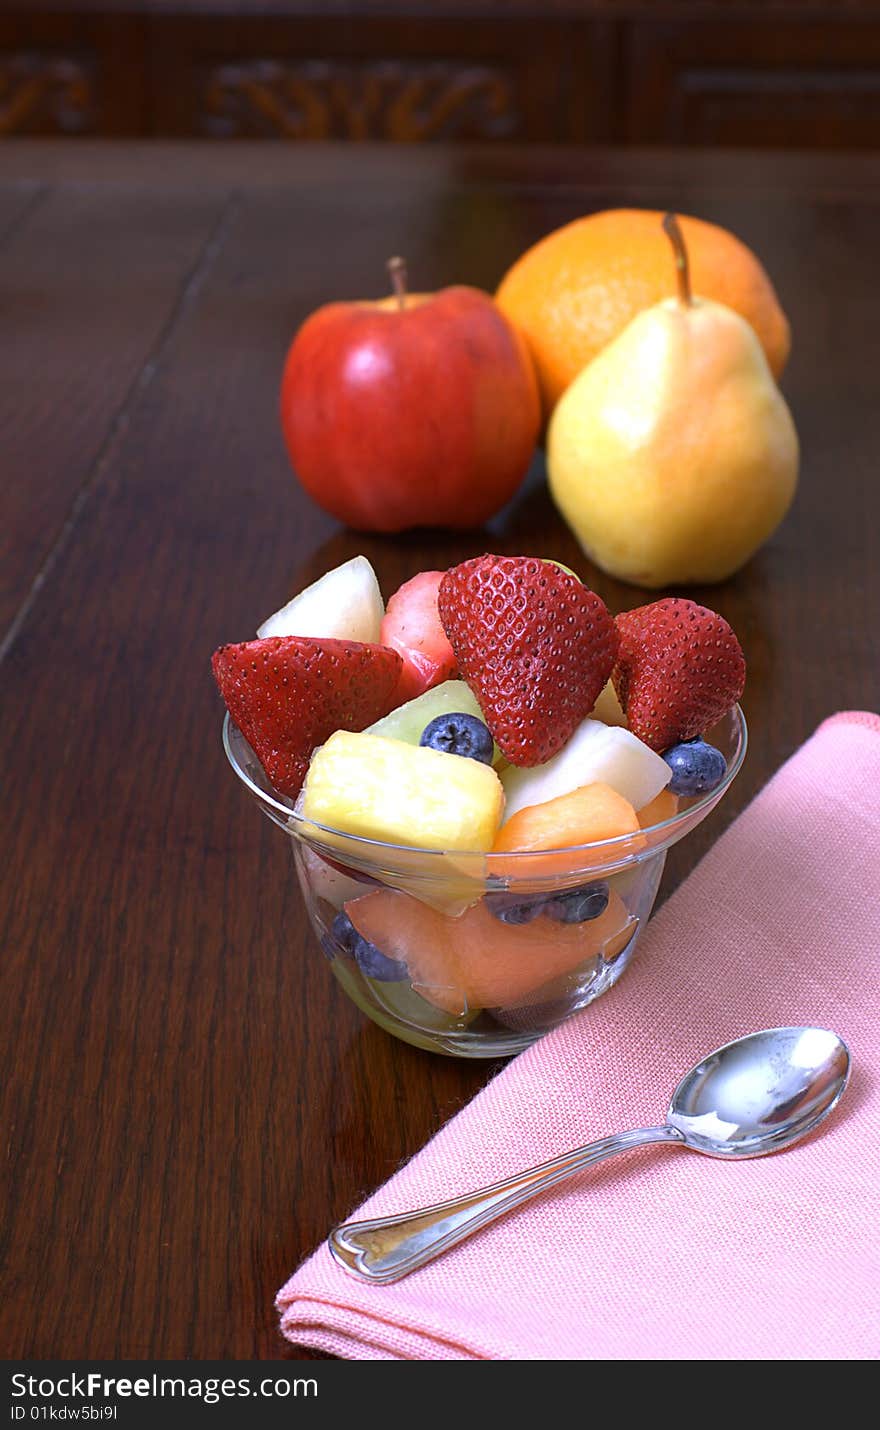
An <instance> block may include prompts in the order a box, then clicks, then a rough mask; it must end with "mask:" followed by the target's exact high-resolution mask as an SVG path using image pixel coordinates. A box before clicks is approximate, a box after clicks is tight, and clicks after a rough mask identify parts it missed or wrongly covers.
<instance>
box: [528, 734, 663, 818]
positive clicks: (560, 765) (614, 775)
mask: <svg viewBox="0 0 880 1430" xmlns="http://www.w3.org/2000/svg"><path fill="white" fill-rule="evenodd" d="M671 778H672V771H671V770H670V768H669V766H668V765H667V763H666V761H665V760H661V758H660V756H659V755H656V754H655V753H654V751H653V750H649V749H648V746H647V745H646V744H644V743H643V742H642V741H641V740H639V739H638V738H637V737H636V736H635V735H633V734H632V733H631V731H629V730H623V729H621V728H620V727H619V726H617V725H603V724H602V722H601V721H600V720H591V719H587V720H583V721H582V722H581V724H580V725H578V727H577V729H576V730H575V732H574V734H573V735H572V737H571V739H570V740H569V741H568V744H567V745H565V747H564V748H563V749H562V750H560V751H559V754H558V755H554V756H553V759H552V760H548V761H547V763H546V764H545V765H534V766H532V768H531V769H520V768H519V767H517V766H515V765H509V766H508V768H507V769H506V770H503V771H502V772H501V783H502V785H503V786H504V794H505V796H506V804H505V807H504V818H505V821H506V820H508V819H510V817H511V815H513V814H516V812H517V810H518V809H525V808H526V806H527V805H530V804H545V803H546V802H547V800H550V799H556V798H557V796H559V795H562V794H569V793H570V792H571V790H574V789H580V788H581V786H582V785H589V784H594V783H596V782H597V781H598V782H601V783H602V784H607V785H610V786H611V788H612V789H615V790H617V793H618V794H622V795H623V797H624V799H628V800H629V802H630V804H631V805H632V806H633V808H634V809H636V810H639V809H643V808H644V806H645V805H646V804H650V802H651V800H652V799H654V798H655V797H656V796H657V795H658V794H659V793H660V791H661V789H663V788H664V787H665V786H666V785H667V784H668V783H669V781H670V779H671Z"/></svg>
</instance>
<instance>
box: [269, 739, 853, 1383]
mask: <svg viewBox="0 0 880 1430" xmlns="http://www.w3.org/2000/svg"><path fill="white" fill-rule="evenodd" d="M878 995H880V717H878V716H876V715H869V714H863V713H859V712H847V713H844V714H840V715H836V716H834V717H833V718H832V719H830V720H826V721H825V723H824V724H823V725H821V726H820V727H819V729H818V731H817V732H816V734H815V735H814V736H813V737H812V739H810V740H809V741H808V742H807V744H806V745H805V746H804V747H803V748H802V749H801V750H800V751H799V752H798V753H797V754H796V755H794V756H793V758H792V759H791V760H789V762H788V763H787V764H786V765H785V766H783V768H782V769H781V770H780V771H779V773H778V774H777V775H776V776H775V778H774V779H773V780H771V782H770V783H769V784H768V785H767V787H766V788H765V789H764V790H763V791H762V793H761V794H760V795H759V796H758V797H757V799H756V800H755V801H754V802H753V804H752V805H751V806H750V807H749V809H747V810H746V811H745V813H744V814H743V815H742V816H741V817H740V818H739V819H738V820H736V822H735V823H734V824H733V825H732V826H731V828H730V829H728V830H727V832H726V833H725V834H724V835H723V836H722V837H721V838H720V839H719V840H718V842H717V844H716V845H715V846H714V848H713V849H712V850H711V851H710V853H709V854H708V855H707V856H706V857H705V859H703V861H702V863H701V864H700V865H699V867H698V868H697V869H696V871H695V872H694V873H693V874H692V875H691V876H690V878H689V879H688V880H687V881H686V882H685V883H684V884H683V885H682V887H681V888H680V889H679V890H678V891H677V892H676V893H675V894H674V895H673V897H672V898H671V899H670V900H669V902H668V903H667V904H666V905H665V907H664V908H663V909H662V910H661V911H660V913H659V914H658V915H657V917H656V918H655V919H654V920H652V922H651V924H650V926H649V928H648V929H647V930H646V932H645V934H644V936H643V940H642V944H641V947H640V949H639V951H638V952H637V954H636V962H635V965H634V967H633V968H632V969H631V970H630V971H629V972H628V973H627V974H626V976H625V977H624V978H623V979H622V980H621V982H620V984H619V985H618V986H617V987H616V988H615V989H613V990H612V991H611V992H609V993H608V994H606V995H605V996H604V997H603V998H600V999H599V1000H598V1002H596V1003H594V1004H593V1005H592V1006H591V1007H590V1008H587V1009H585V1010H584V1011H583V1012H582V1013H580V1014H579V1015H578V1016H577V1017H576V1018H574V1019H572V1020H571V1021H570V1022H568V1023H567V1024H566V1025H565V1026H564V1027H561V1028H558V1029H557V1030H556V1031H555V1032H553V1033H550V1034H548V1035H547V1036H546V1037H545V1038H543V1039H542V1040H541V1041H540V1042H539V1043H537V1044H536V1045H535V1046H534V1047H532V1048H530V1049H529V1050H528V1051H527V1052H524V1053H522V1054H520V1056H519V1057H517V1058H515V1059H514V1060H513V1061H512V1062H511V1063H510V1064H508V1066H507V1067H506V1068H505V1069H504V1071H503V1072H502V1073H500V1075H499V1076H498V1077H496V1078H495V1079H494V1081H493V1082H491V1083H490V1084H489V1086H488V1087H486V1088H485V1089H484V1091H483V1092H481V1093H480V1094H479V1095H478V1096H477V1097H476V1098H475V1099H474V1100H473V1102H472V1103H470V1105H469V1106H468V1107H466V1108H465V1109H464V1110H463V1111H462V1112H460V1113H459V1114H458V1116H456V1117H455V1118H454V1119H453V1120H452V1121H451V1122H449V1123H448V1124H447V1125H446V1126H445V1127H444V1128H443V1130H442V1131H441V1132H440V1133H438V1135H437V1136H436V1137H435V1138H434V1139H433V1141H431V1142H430V1143H429V1144H428V1146H427V1147H425V1148H424V1149H423V1151H422V1152H420V1153H419V1154H418V1155H417V1156H416V1157H414V1158H413V1160H412V1161H411V1162H409V1163H408V1164H407V1165H406V1166H405V1167H404V1168H403V1169H402V1170H401V1171H399V1172H398V1173H397V1174H396V1176H394V1177H392V1178H391V1180H390V1181H389V1182H388V1183H387V1184H386V1185H385V1186H384V1187H382V1189H381V1190H380V1191H378V1192H377V1193H376V1194H375V1195H374V1196H372V1197H370V1199H369V1200H368V1201H367V1202H365V1203H364V1205H363V1206H362V1207H360V1208H359V1209H358V1215H360V1216H376V1215H379V1214H380V1213H393V1212H400V1211H405V1210H408V1209H410V1208H412V1207H417V1206H419V1205H425V1204H428V1203H431V1202H436V1201H440V1200H442V1199H444V1198H446V1197H450V1196H454V1195H458V1194H460V1193H461V1192H463V1191H466V1190H468V1189H470V1188H476V1187H480V1186H483V1185H485V1184H486V1183H488V1182H492V1181H495V1180H497V1179H499V1178H501V1177H502V1176H504V1175H507V1174H509V1173H513V1172H516V1171H519V1170H521V1169H523V1168H526V1167H528V1166H530V1165H532V1164H533V1163H537V1162H542V1161H545V1160H546V1159H548V1158H549V1157H551V1156H554V1155H556V1154H557V1153H560V1152H563V1151H566V1150H568V1149H569V1148H573V1147H577V1146H579V1145H582V1144H583V1143H586V1142H589V1141H591V1140H592V1139H593V1138H596V1137H600V1136H604V1135H606V1134H608V1133H610V1132H616V1131H621V1130H623V1129H625V1128H628V1127H639V1126H648V1125H651V1124H653V1123H655V1122H659V1121H662V1119H663V1116H664V1114H665V1110H666V1105H667V1102H668V1098H669V1094H670V1093H671V1091H672V1088H673V1086H674V1085H675V1083H676V1082H677V1081H678V1078H679V1076H680V1074H682V1073H683V1072H685V1071H686V1070H687V1069H688V1068H689V1067H691V1066H692V1065H693V1064H694V1063H695V1062H697V1061H698V1059H699V1058H700V1057H701V1056H702V1055H703V1054H705V1053H707V1052H709V1051H710V1050H711V1049H713V1048H715V1047H717V1046H719V1045H720V1044H722V1043H725V1042H727V1041H728V1040H729V1039H731V1038H734V1037H737V1036H738V1035H740V1034H742V1033H746V1032H751V1031H753V1030H754V1029H757V1028H762V1027H772V1026H777V1025H780V1024H789V1023H814V1024H821V1025H824V1026H826V1027H830V1028H833V1029H834V1030H835V1031H836V1032H838V1033H840V1035H841V1036H842V1037H843V1038H844V1039H845V1040H846V1041H847V1043H848V1044H849V1047H850V1050H851V1052H852V1055H853V1073H852V1078H851V1082H850V1086H849V1088H848V1089H847V1092H846V1094H845V1095H844V1098H843V1101H842V1102H841V1105H840V1107H839V1108H838V1109H837V1110H836V1111H835V1112H834V1113H833V1114H832V1116H831V1118H830V1119H829V1120H828V1122H827V1123H826V1124H825V1126H824V1128H823V1129H821V1131H820V1132H818V1133H817V1134H816V1135H814V1136H813V1137H811V1138H809V1139H808V1140H807V1141H806V1142H804V1143H802V1144H800V1145H799V1146H797V1147H794V1148H791V1149H790V1150H789V1151H786V1152H782V1153H779V1154H778V1155H776V1156H773V1157H765V1158H760V1159H757V1160H755V1161H747V1162H732V1163H726V1162H719V1161H715V1160H713V1159H710V1158H705V1157H700V1156H699V1155H697V1154H696V1153H692V1152H688V1151H683V1150H679V1149H677V1148H668V1147H657V1146H655V1147H649V1148H644V1149H642V1150H640V1151H636V1152H633V1153H630V1154H628V1155H624V1156H623V1157H620V1158H616V1159H615V1160H613V1161H610V1162H607V1163H605V1164H604V1165H602V1166H600V1167H597V1168H595V1169H594V1170H592V1171H587V1172H584V1173H581V1174H580V1176H579V1177H577V1178H575V1179H573V1180H572V1181H570V1182H568V1183H564V1184H563V1185H562V1186H560V1187H558V1188H555V1189H554V1190H553V1191H551V1192H548V1193H544V1194H543V1195H542V1196H541V1197H540V1199H538V1200H537V1201H535V1202H532V1203H531V1204H528V1205H527V1206H525V1207H522V1208H520V1209H519V1210H517V1211H514V1212H512V1213H510V1214H508V1215H507V1216H506V1217H505V1218H504V1219H503V1220H502V1221H500V1222H498V1223H496V1225H495V1226H493V1227H491V1228H489V1229H488V1230H485V1231H483V1232H480V1233H478V1234H477V1235H476V1236H475V1237H474V1238H472V1239H471V1240H469V1241H466V1242H464V1243H462V1245H461V1246H459V1247H457V1248H455V1249H454V1250H452V1251H450V1252H447V1253H446V1255H445V1256H443V1257H442V1258H441V1259H440V1260H438V1261H436V1262H434V1263H433V1264H432V1265H429V1266H426V1267H424V1268H423V1269H422V1270H420V1271H417V1272H415V1273H413V1274H412V1275H411V1276H409V1277H408V1278H407V1279H406V1280H403V1281H401V1282H399V1283H397V1285H393V1286H371V1285H368V1284H366V1283H362V1282H359V1281H357V1280H355V1279H354V1278H352V1277H351V1276H349V1275H348V1274H347V1273H346V1272H344V1271H342V1270H341V1269H340V1268H338V1267H337V1266H336V1264H335V1263H334V1262H333V1260H332V1258H331V1257H330V1254H329V1252H328V1251H327V1249H326V1247H323V1246H322V1247H321V1248H320V1249H319V1250H318V1251H317V1252H316V1253H315V1254H314V1255H313V1256H312V1257H311V1258H310V1259H309V1260H308V1261H306V1262H305V1264H304V1265H303V1266H302V1267H301V1268H300V1269H299V1270H298V1271H297V1272H296V1273H295V1274H294V1275H293V1276H292V1277H291V1279H290V1280H289V1281H288V1283H287V1285H286V1286H285V1287H284V1288H283V1289H282V1291H281V1292H280V1293H279V1296H278V1307H279V1310H280V1311H281V1324H282V1329H283V1331H284V1334H285V1335H286V1336H287V1337H288V1338H289V1339H290V1340H291V1341H295V1342H297V1343H298V1344H301V1345H307V1346H312V1347H315V1348H318V1349H321V1350H325V1351H330V1352H333V1353H335V1354H336V1355H339V1356H343V1357H346V1358H350V1359H355V1360H456V1359H463V1360H470V1359H473V1360H483V1359H497V1360H536V1359H540V1360H544V1359H547V1360H594V1359H599V1358H613V1359H627V1360H653V1359H687V1360H690V1359H702V1358H712V1359H748V1360H758V1359H768V1360H769V1359H797V1360H807V1359H817V1358H818V1359H833V1360H838V1359H839V1360H844V1359H874V1358H875V1357H876V1356H877V1355H878V1351H880V1137H878V1128H877V1122H878V1105H880V1026H878V1008H880V996H878Z"/></svg>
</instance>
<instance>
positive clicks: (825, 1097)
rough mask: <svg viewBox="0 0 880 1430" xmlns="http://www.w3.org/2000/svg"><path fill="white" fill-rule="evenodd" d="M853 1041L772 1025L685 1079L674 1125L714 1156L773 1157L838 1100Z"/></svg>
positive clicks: (671, 1116) (673, 1107)
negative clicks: (846, 1042)
mask: <svg viewBox="0 0 880 1430" xmlns="http://www.w3.org/2000/svg"><path fill="white" fill-rule="evenodd" d="M849 1067H850V1057H849V1052H848V1049H847V1047H846V1044H845V1043H844V1042H842V1040H841V1039H840V1038H838V1037H837V1035H836V1034H835V1033H831V1032H829V1031H828V1029H827V1028H766V1029H764V1031H763V1032H760V1033H751V1034H749V1035H748V1036H747V1037H745V1038H739V1039H737V1041H736V1042H735V1043H728V1044H726V1045H725V1047H723V1048H718V1049H716V1051H715V1052H714V1053H710V1054H709V1056H708V1057H706V1058H704V1059H703V1061H702V1062H701V1063H698V1064H697V1066H696V1067H695V1068H692V1069H691V1071H690V1072H689V1073H687V1075H686V1076H685V1077H683V1078H682V1080H681V1082H680V1083H679V1084H678V1087H677V1088H676V1089H675V1092H674V1093H673V1096H672V1102H671V1103H670V1106H669V1111H668V1113H667V1114H666V1121H667V1123H668V1124H669V1125H670V1126H672V1127H674V1128H675V1129H676V1130H677V1131H678V1132H680V1133H681V1135H682V1137H683V1139H684V1141H685V1143H686V1144H687V1146H688V1147H691V1148H692V1149H693V1150H694V1151H695V1152H704V1153H706V1155H707V1156H709V1157H727V1158H736V1157H766V1156H767V1155H768V1153H770V1152H779V1151H781V1149H782V1148H783V1147H788V1146H790V1145H791V1143H792V1142H797V1141H798V1140H799V1139H800V1138H801V1137H805V1136H806V1134H807V1133H808V1132H811V1131H812V1130H813V1128H814V1127H818V1125H819V1123H820V1122H821V1121H822V1120H823V1118H825V1117H827V1116H828V1113H829V1112H830V1111H831V1110H832V1108H833V1107H835V1106H836V1104H837V1103H838V1102H839V1100H840V1097H841V1095H842V1094H843V1090H844V1088H845V1087H846V1083H847V1078H848V1077H849Z"/></svg>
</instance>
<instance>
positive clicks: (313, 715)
mask: <svg viewBox="0 0 880 1430" xmlns="http://www.w3.org/2000/svg"><path fill="white" fill-rule="evenodd" d="M213 670H214V676H215V679H216V681H217V684H218V686H219V688H220V692H221V694H222V695H223V698H224V700H225V702H226V705H227V708H228V711H229V721H230V722H231V723H230V731H229V734H228V739H227V748H228V749H229V750H230V755H231V758H232V760H233V764H234V766H235V767H236V768H237V769H238V771H239V773H241V774H243V777H244V778H246V779H247V780H248V782H249V783H250V785H251V787H252V789H255V791H256V792H257V793H258V795H260V797H261V801H262V802H263V804H264V807H265V808H266V809H267V812H268V813H271V815H272V817H273V818H274V819H275V820H276V822H278V823H281V824H282V825H284V827H285V828H286V829H287V831H288V832H289V833H290V834H291V835H292V836H293V842H294V852H295V856H296V860H297V866H298V871H299V875H300V880H301V883H302V886H303V890H304V892H305V895H306V899H307V904H308V907H309V912H310V914H311V917H312V920H313V922H314V925H315V928H316V930H317V932H318V935H319V939H320V942H321V946H322V948H323V950H324V952H325V953H326V955H327V956H328V958H329V959H330V961H331V964H332V967H333V970H334V972H335V974H336V976H337V978H338V979H339V980H340V982H341V983H342V984H343V986H344V987H345V988H346V989H347V991H348V992H349V993H350V995H351V996H352V997H353V998H354V999H355V1001H356V1002H358V1003H359V1005H360V1006H361V1007H363V1008H364V1009H365V1010H366V1011H368V1012H369V1013H370V1014H371V1016H373V1017H374V1018H376V1020H377V1021H379V1022H380V1023H382V1024H383V1025H384V1026H386V1027H388V1028H390V1029H392V1030H393V1031H395V1032H397V1033H398V1034H399V1035H400V1036H402V1037H405V1038H407V1039H408V1040H409V1041H411V1042H415V1043H418V1044H420V1045H422V1046H431V1047H439V1048H441V1049H442V1050H444V1051H452V1052H463V1053H465V1054H470V1055H484V1056H485V1055H489V1056H496V1055H498V1054H499V1053H503V1052H507V1051H515V1050H516V1048H518V1047H520V1046H524V1045H525V1043H527V1042H528V1041H531V1040H532V1039H533V1038H534V1037H536V1036H538V1035H539V1034H540V1032H542V1031H543V1030H545V1029H546V1028H548V1027H551V1026H553V1025H554V1024H555V1023H556V1022H558V1021H560V1019H561V1018H562V1017H565V1016H567V1015H568V1014H569V1013H570V1012H571V1011H573V1010H574V1009H575V1008H577V1007H580V1006H583V1005H584V1004H585V1003H587V1002H589V1001H591V999H592V998H593V997H595V996H597V994H598V993H600V992H602V991H604V989H605V988H606V987H609V986H610V985H611V983H613V982H614V981H616V978H617V977H619V976H620V973H621V972H622V971H623V968H625V967H626V965H627V963H628V961H629V958H630V957H631V954H632V950H633V947H634V944H635V939H636V935H637V933H638V931H639V929H640V927H641V926H642V925H643V924H644V922H645V921H646V920H647V917H648V915H649V913H650V910H651V906H652V904H653V900H654V897H655V895H656V890H657V885H658V883H659V878H660V874H661V872H662V865H663V859H664V857H665V850H666V848H667V847H668V845H669V844H670V843H672V842H674V841H675V840H676V839H677V838H680V837H681V836H682V834H684V833H686V832H687V831H688V829H689V828H691V827H693V825H694V824H695V823H696V822H698V820H699V819H700V818H702V817H703V814H705V813H706V812H708V809H709V808H710V807H712V805H713V804H714V803H715V801H716V800H717V798H719V797H720V794H721V792H722V790H723V788H724V787H726V784H727V783H729V780H730V779H731V778H732V775H733V773H735V768H736V766H737V765H738V762H739V760H740V759H741V757H742V752H743V749H744V733H743V725H742V717H741V715H740V713H739V711H738V708H737V701H738V700H739V697H740V695H741V694H742V690H743V686H744V682H745V661H744V658H743V654H742V650H741V649H740V645H739V642H738V641H737V638H736V636H735V635H734V633H733V631H732V630H731V628H730V626H729V625H728V623H727V622H726V621H725V620H724V619H723V617H721V616H720V615H717V614H716V613H715V612H713V611H710V610H708V609H706V608H705V607H703V606H699V605H697V604H696V603H695V602H694V601H690V600H684V599H678V598H666V599H663V600H659V601H655V602H652V603H651V604H650V605H647V606H642V607H640V608H638V609H637V610H634V611H627V612H624V613H622V614H620V615H618V616H617V617H616V618H614V617H612V615H611V614H610V612H609V611H608V610H607V608H606V606H605V605H604V603H603V602H602V600H601V599H600V598H599V596H597V595H596V594H595V592H593V591H591V590H590V589H589V588H588V587H587V586H586V585H584V584H583V582H582V581H581V580H580V579H579V578H578V577H577V576H576V575H575V574H574V573H573V572H571V571H570V570H568V569H567V568H564V567H562V566H560V565H558V564H557V563H556V562H553V561H549V560H541V559H539V558H536V557H530V556H522V557H518V556H494V555H484V556H481V557H478V558H476V559H473V560H470V561H465V562H462V563H460V564H459V565H457V566H454V567H452V568H451V569H450V570H448V571H445V572H440V571H428V572H421V573H419V574H417V575H416V576H414V577H413V578H412V579H411V580H409V581H407V582H406V583H405V584H404V585H403V586H401V588H400V589H399V590H398V591H397V592H396V593H394V595H392V597H391V599H390V600H389V602H388V605H387V609H386V607H385V605H384V603H383V600H382V595H381V592H380V590H379V585H378V582H377V580H376V577H375V574H374V572H373V570H372V568H371V566H370V564H369V562H368V561H367V560H366V558H365V557H363V556H358V557H355V558H354V560H352V561H348V562H346V563H345V564H344V565H342V566H340V567H338V568H337V569H336V570H334V571H331V572H329V573H328V574H327V575H326V576H324V577H322V578H321V580H320V581H318V582H316V583H315V584H314V585H313V586H310V587H309V588H308V589H307V590H305V591H303V592H302V593H301V594H300V595H299V596H297V597H296V598H295V599H294V600H293V601H291V602H289V603H288V604H287V605H286V606H284V607H283V608H282V609H281V610H279V611H277V612H276V613H275V614H274V615H272V616H270V617H269V618H268V620H266V621H265V622H264V623H263V624H262V625H261V626H260V627H259V634H258V637H257V639H255V640H248V641H244V642H242V643H239V644H235V645H226V646H222V647H221V648H220V649H219V650H217V651H216V652H215V654H214V657H213Z"/></svg>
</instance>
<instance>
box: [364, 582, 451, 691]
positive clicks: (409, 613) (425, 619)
mask: <svg viewBox="0 0 880 1430" xmlns="http://www.w3.org/2000/svg"><path fill="white" fill-rule="evenodd" d="M445 574H446V573H445V571H420V572H419V574H418V575H417V576H413V578H412V580H411V581H405V582H404V583H403V585H402V586H401V587H400V588H399V589H398V590H397V591H395V593H394V595H393V596H392V597H391V600H390V601H389V602H388V607H387V609H386V611H385V615H384V617H383V620H382V627H381V630H380V632H379V640H380V641H381V643H382V645H387V646H390V647H391V649H392V650H396V651H398V652H399V654H400V657H401V659H402V661H403V670H402V671H401V673H400V684H399V685H398V687H397V690H396V692H395V696H394V703H395V705H403V704H405V703H406V701H407V700H415V698H416V696H417V695H422V694H423V693H424V692H425V691H426V690H430V689H431V687H432V686H434V685H440V684H441V683H442V682H443V681H444V680H452V679H453V678H454V677H455V674H456V664H455V655H454V654H453V650H452V646H451V645H450V644H449V639H448V637H447V635H446V632H445V631H444V629H443V626H442V625H441V624H440V614H439V612H438V610H437V592H438V590H439V589H440V582H441V581H442V580H443V577H444V576H445Z"/></svg>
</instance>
